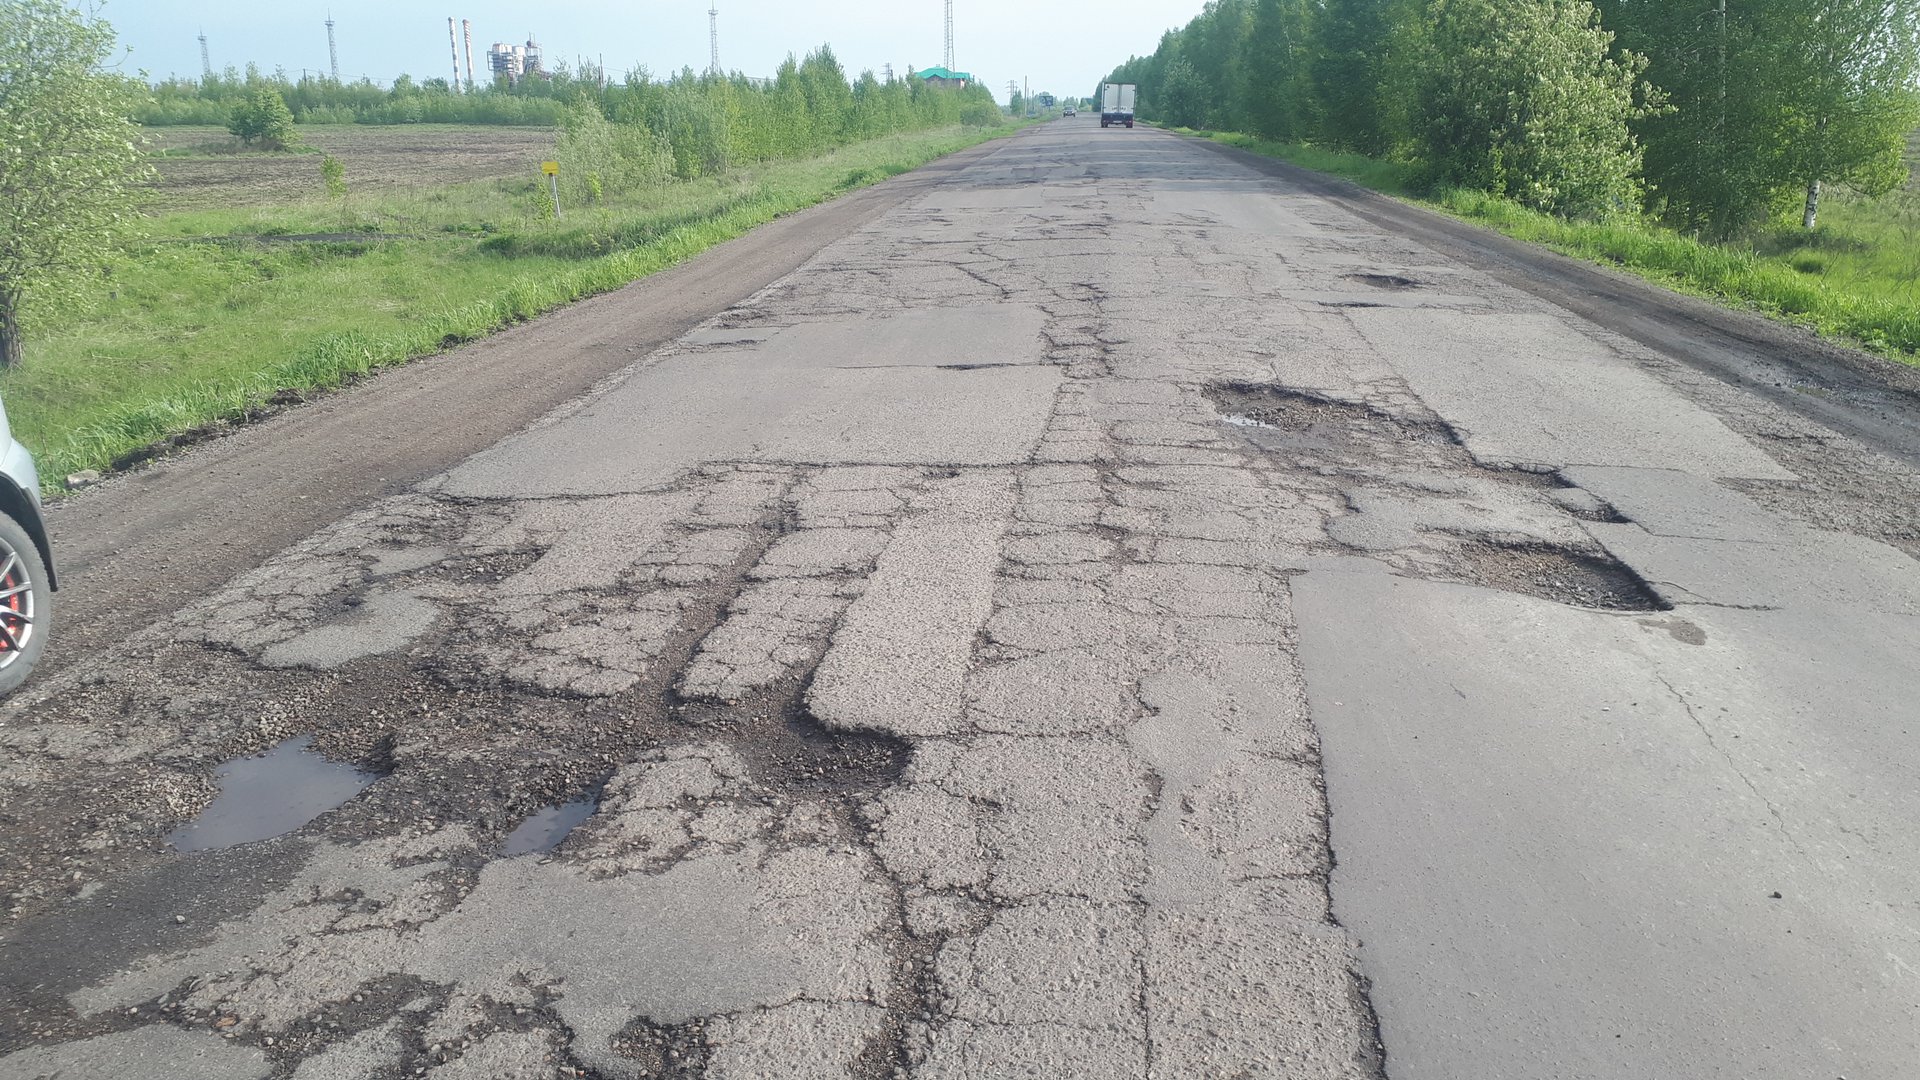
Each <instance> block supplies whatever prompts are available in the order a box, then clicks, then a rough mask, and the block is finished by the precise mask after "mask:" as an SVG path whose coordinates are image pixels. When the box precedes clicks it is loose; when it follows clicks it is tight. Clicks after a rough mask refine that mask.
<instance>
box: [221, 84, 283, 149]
mask: <svg viewBox="0 0 1920 1080" xmlns="http://www.w3.org/2000/svg"><path fill="white" fill-rule="evenodd" d="M227 130H228V131H231V132H233V134H234V135H235V136H236V137H237V138H238V139H239V140H240V141H241V142H243V143H245V144H247V145H248V146H253V145H256V144H258V145H259V146H261V147H262V148H264V149H267V150H284V149H286V148H287V147H290V146H298V145H300V133H299V131H298V130H296V129H295V128H294V126H293V112H292V110H290V109H288V108H287V101H286V99H285V98H283V97H281V96H280V91H279V90H277V89H275V88H274V87H273V86H272V85H270V84H264V83H263V84H261V85H259V86H256V87H254V89H253V90H252V92H250V93H249V94H248V95H247V97H246V99H245V100H244V101H241V102H240V103H239V104H237V105H235V106H234V107H233V115H232V117H231V118H229V119H228V121H227Z"/></svg>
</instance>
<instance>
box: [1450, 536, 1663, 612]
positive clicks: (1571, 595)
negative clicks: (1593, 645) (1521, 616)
mask: <svg viewBox="0 0 1920 1080" xmlns="http://www.w3.org/2000/svg"><path fill="white" fill-rule="evenodd" d="M1459 558H1460V569H1461V570H1463V571H1464V574H1463V576H1464V577H1465V579H1466V580H1467V581H1469V582H1470V583H1472V584H1475V585H1485V586H1487V587H1489V588H1495V589H1504V590H1506V591H1507V592H1516V593H1522V594H1524V595H1526V596H1535V597H1539V598H1540V599H1542V600H1551V601H1553V602H1555V603H1558V604H1569V605H1572V606H1574V607H1585V608H1598V609H1601V610H1604V611H1669V610H1672V605H1671V604H1668V603H1667V602H1666V601H1664V600H1661V599H1660V597H1659V595H1658V594H1656V593H1655V592H1654V591H1653V589H1651V588H1650V587H1648V585H1647V583H1646V582H1645V581H1642V580H1641V579H1640V575H1638V574H1636V573H1634V572H1633V571H1632V570H1631V569H1629V568H1628V567H1627V565H1626V564H1625V563H1622V562H1620V561H1619V560H1617V559H1614V558H1612V557H1611V556H1607V555H1593V554H1588V553H1586V552H1580V551H1568V550H1565V549H1563V548H1556V547H1548V546H1545V545H1540V544H1494V543H1487V542H1484V541H1474V542H1469V543H1467V544H1465V545H1463V546H1462V547H1461V548H1460V555H1459Z"/></svg>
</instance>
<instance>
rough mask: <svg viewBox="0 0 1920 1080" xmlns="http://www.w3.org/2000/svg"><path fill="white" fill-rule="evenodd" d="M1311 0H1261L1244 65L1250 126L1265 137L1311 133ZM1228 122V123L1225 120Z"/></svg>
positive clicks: (1244, 93) (1245, 114)
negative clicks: (1308, 8)
mask: <svg viewBox="0 0 1920 1080" xmlns="http://www.w3.org/2000/svg"><path fill="white" fill-rule="evenodd" d="M1307 18H1308V16H1307V5H1306V0H1258V2H1257V3H1255V4H1254V6H1253V18H1252V20H1251V24H1250V26H1249V29H1248V36H1247V40H1246V48H1245V50H1244V53H1243V55H1244V58H1245V59H1244V62H1243V64H1242V67H1241V76H1242V91H1241V97H1242V98H1243V99H1244V107H1243V108H1242V109H1240V110H1233V109H1229V110H1226V111H1227V112H1228V113H1230V114H1231V113H1233V112H1235V111H1238V112H1239V113H1241V115H1242V116H1243V118H1244V120H1245V126H1246V128H1247V130H1249V131H1251V132H1252V133H1253V134H1255V135H1258V136H1260V137H1261V138H1263V139H1278V140H1282V141H1285V140H1290V139H1297V138H1299V137H1300V136H1302V135H1304V134H1306V133H1307V131H1308V129H1309V128H1310V127H1311V125H1310V123H1309V121H1308V115H1309V114H1310V112H1311V110H1312V100H1311V96H1310V95H1311V90H1310V87H1309V78H1310V75H1311V72H1310V70H1309V69H1310V65H1311V57H1312V53H1311V50H1310V49H1309V48H1308V41H1307V26H1308V21H1307ZM1223 126H1224V125H1223Z"/></svg>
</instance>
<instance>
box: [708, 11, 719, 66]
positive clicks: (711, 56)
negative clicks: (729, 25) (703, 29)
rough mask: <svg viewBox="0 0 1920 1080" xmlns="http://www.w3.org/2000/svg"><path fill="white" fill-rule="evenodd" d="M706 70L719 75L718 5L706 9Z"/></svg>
mask: <svg viewBox="0 0 1920 1080" xmlns="http://www.w3.org/2000/svg"><path fill="white" fill-rule="evenodd" d="M707 54H708V60H707V72H708V73H709V74H711V75H713V76H714V77H715V78H718V77H719V76H720V6H719V5H718V4H715V5H714V6H713V7H710V8H708V9H707Z"/></svg>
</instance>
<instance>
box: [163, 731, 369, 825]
mask: <svg viewBox="0 0 1920 1080" xmlns="http://www.w3.org/2000/svg"><path fill="white" fill-rule="evenodd" d="M312 743H313V739H312V738H311V737H310V736H306V735H300V736H296V737H294V738H291V739H288V740H286V741H285V742H282V743H280V744H279V745H277V746H275V747H274V748H273V749H271V750H268V751H267V752H266V753H264V754H261V755H259V756H257V757H245V758H235V759H233V760H232V761H229V762H227V763H226V764H224V765H222V766H220V768H219V769H218V770H217V771H216V772H215V773H214V779H215V780H216V781H218V782H219V784H220V794H219V796H217V797H216V798H215V799H214V800H213V802H211V803H209V804H207V808H206V809H205V810H202V811H201V812H200V815H199V816H198V817H196V818H194V819H193V820H192V821H189V822H187V823H186V824H185V825H182V826H180V827H179V828H177V829H175V830H173V832H172V833H170V834H169V835H168V836H167V842H168V843H169V844H171V845H173V848H174V850H176V851H211V850H214V849H216V848H225V847H232V846H234V845H235V844H248V843H252V842H253V841H256V840H270V839H272V838H273V837H276V836H281V835H284V834H286V833H290V832H292V831H293V830H295V829H298V828H299V827H301V826H302V825H305V824H306V823H307V822H309V821H312V820H313V819H314V818H317V817H319V816H320V815H321V814H324V813H326V812H327V811H329V810H332V809H333V808H335V807H337V806H339V805H341V804H342V803H345V802H346V801H347V800H348V799H351V798H353V797H354V796H355V795H358V794H360V793H361V792H362V791H364V790H366V788H367V785H369V784H371V783H373V782H374V781H375V780H378V779H379V776H378V775H377V774H375V773H370V772H366V771H364V770H362V769H357V768H355V767H353V766H352V765H342V764H340V763H338V762H333V761H328V760H327V759H326V758H325V757H323V756H321V754H320V752H319V751H317V750H314V749H312Z"/></svg>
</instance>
